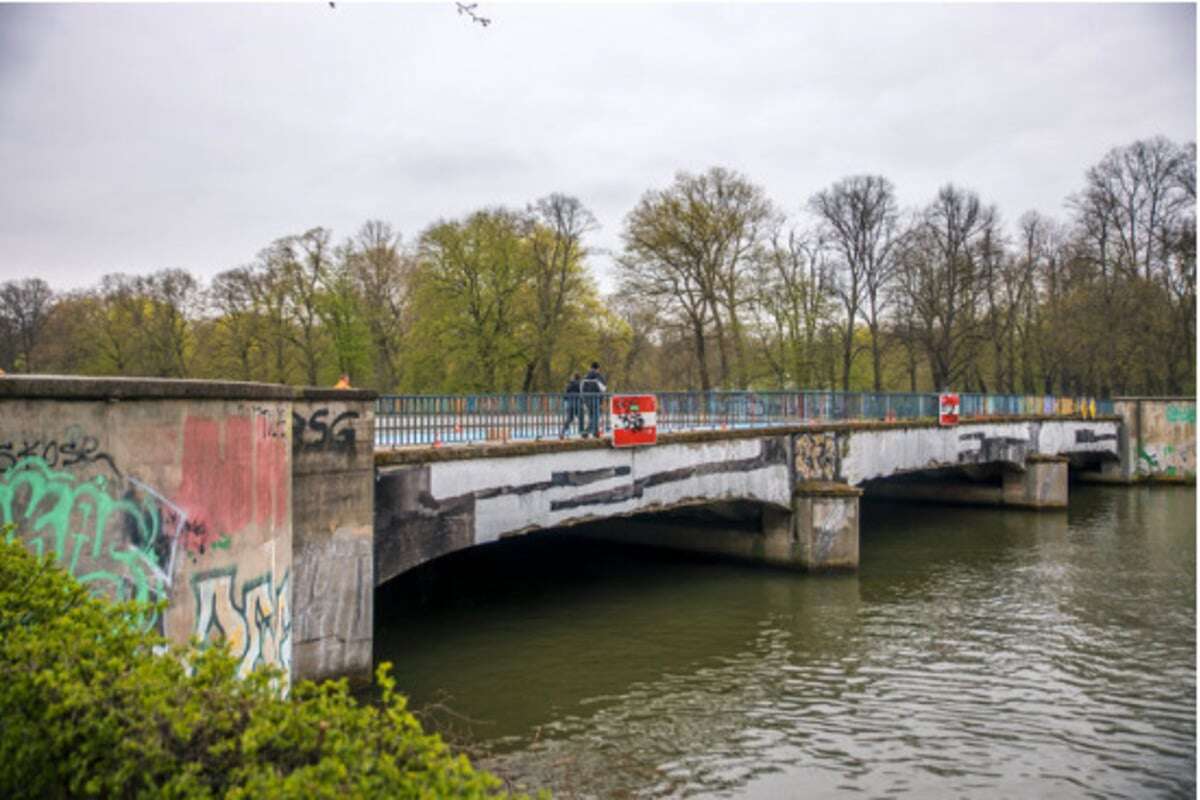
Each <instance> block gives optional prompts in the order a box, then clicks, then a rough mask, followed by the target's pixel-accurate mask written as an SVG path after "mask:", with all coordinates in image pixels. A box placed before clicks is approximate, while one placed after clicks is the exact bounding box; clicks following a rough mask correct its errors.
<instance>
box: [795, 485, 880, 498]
mask: <svg viewBox="0 0 1200 800" xmlns="http://www.w3.org/2000/svg"><path fill="white" fill-rule="evenodd" d="M862 493H863V490H862V489H860V488H858V487H857V486H851V485H850V484H848V483H838V482H836V481H800V482H798V483H797V484H796V488H795V489H793V490H792V497H860V496H862Z"/></svg>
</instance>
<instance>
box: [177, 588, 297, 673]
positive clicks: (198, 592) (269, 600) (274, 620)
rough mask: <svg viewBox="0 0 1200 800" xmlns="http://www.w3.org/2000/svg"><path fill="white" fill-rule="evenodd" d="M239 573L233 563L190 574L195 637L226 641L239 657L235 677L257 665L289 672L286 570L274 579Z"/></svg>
mask: <svg viewBox="0 0 1200 800" xmlns="http://www.w3.org/2000/svg"><path fill="white" fill-rule="evenodd" d="M237 571H238V570H237V567H236V566H233V567H226V568H223V569H216V570H210V571H207V572H202V573H199V574H197V575H194V576H192V591H193V593H194V595H195V598H196V627H195V635H196V636H197V637H199V638H200V639H201V641H203V642H213V641H219V640H222V639H223V640H224V641H225V642H227V643H228V645H229V648H230V650H231V652H232V653H233V654H234V656H236V657H237V658H238V659H239V662H240V664H239V667H238V674H239V675H242V676H245V675H247V674H249V673H250V671H251V670H252V669H254V668H255V667H257V666H259V665H261V664H274V665H275V666H278V667H280V668H282V669H283V670H284V671H285V672H287V671H288V670H289V669H290V665H291V660H292V642H291V634H292V611H291V606H290V602H289V597H290V596H289V592H288V582H289V577H290V576H289V573H288V572H286V571H285V572H284V574H283V578H282V579H281V580H279V581H278V582H276V580H275V576H274V575H273V573H271V572H270V571H267V572H265V573H263V574H261V575H257V576H255V577H253V578H250V579H248V580H244V581H239V580H238V574H237Z"/></svg>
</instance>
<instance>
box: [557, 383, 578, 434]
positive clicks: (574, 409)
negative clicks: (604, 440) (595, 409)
mask: <svg viewBox="0 0 1200 800" xmlns="http://www.w3.org/2000/svg"><path fill="white" fill-rule="evenodd" d="M582 385H583V380H582V379H581V378H580V377H579V373H578V372H576V373H575V374H574V375H572V376H571V380H569V381H567V390H566V391H565V392H563V394H564V395H565V397H564V398H563V399H564V400H565V401H566V409H567V420H566V422H564V423H563V426H562V430H561V431H559V432H558V438H560V439H561V438H563V437H564V436H566V435H567V431H569V430H570V429H571V423H572V422H574V423H575V427H576V428H578V429H579V433H583V404H582V403H581V402H580V400H579V392H580V391H581V388H580V387H582Z"/></svg>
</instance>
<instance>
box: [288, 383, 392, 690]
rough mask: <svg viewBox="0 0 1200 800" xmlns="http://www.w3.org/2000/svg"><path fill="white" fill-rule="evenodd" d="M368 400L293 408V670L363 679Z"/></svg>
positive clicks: (368, 563) (370, 583) (370, 542)
mask: <svg viewBox="0 0 1200 800" xmlns="http://www.w3.org/2000/svg"><path fill="white" fill-rule="evenodd" d="M374 431H375V427H374V402H373V401H372V399H371V397H370V395H369V394H366V393H358V392H355V393H347V392H334V393H330V392H328V391H324V392H312V391H310V392H309V393H308V394H307V396H306V399H304V400H296V401H294V402H293V404H292V461H293V469H292V498H293V500H292V509H293V511H292V515H293V529H292V537H293V543H294V555H293V561H294V570H295V581H294V583H293V586H294V588H293V619H294V622H293V636H292V638H293V645H292V658H293V674H294V676H295V677H296V678H297V679H308V680H320V679H324V678H338V677H346V678H349V679H350V680H351V681H352V682H355V683H363V682H368V681H370V679H371V673H372V665H373V636H374V632H373V624H374V616H373V603H374V594H375V592H374V589H375V581H374V569H373V561H374V518H375V463H374V457H373V456H374V445H373V443H374Z"/></svg>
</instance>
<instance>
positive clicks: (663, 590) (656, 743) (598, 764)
mask: <svg viewBox="0 0 1200 800" xmlns="http://www.w3.org/2000/svg"><path fill="white" fill-rule="evenodd" d="M1195 508H1196V495H1195V491H1194V490H1192V489H1186V488H1177V487H1170V488H1144V487H1139V488H1123V487H1120V488H1118V487H1090V486H1072V487H1071V503H1070V509H1069V511H1068V512H1067V513H1061V512H1058V513H1052V512H1041V513H1039V512H1028V511H1003V510H998V509H997V510H993V509H968V508H951V507H938V506H929V505H920V506H918V505H903V504H884V503H876V502H864V503H863V520H862V526H861V544H862V563H861V568H860V570H859V572H858V573H857V574H856V575H845V576H808V575H803V574H794V573H790V572H786V571H779V570H767V569H758V568H754V567H746V566H739V565H734V564H729V563H722V562H715V561H706V560H702V559H697V558H690V557H686V556H684V557H681V556H678V555H670V554H664V553H662V552H659V551H653V550H642V549H636V548H622V547H618V546H615V545H605V544H595V543H590V542H585V541H581V540H579V539H576V538H573V537H571V536H566V535H563V534H561V533H555V534H546V535H540V536H533V537H525V538H524V539H521V540H517V541H513V542H507V543H504V544H502V545H498V546H494V547H487V548H479V549H478V550H476V551H474V552H467V553H461V554H458V555H456V556H452V557H450V558H447V559H443V560H441V561H440V562H437V563H435V564H434V565H431V566H430V567H427V568H423V569H422V570H419V571H416V572H415V573H414V574H412V575H410V576H409V577H407V578H403V579H401V580H399V581H396V582H393V585H391V586H389V587H385V588H384V589H383V590H381V591H380V592H379V595H378V597H377V605H376V620H377V621H376V627H377V632H376V642H377V643H376V659H377V660H390V661H393V662H394V663H395V665H396V675H397V677H398V680H399V684H400V686H401V687H402V688H403V689H404V690H405V691H406V692H408V694H409V695H410V697H411V703H412V705H413V707H414V708H416V709H423V718H424V719H425V720H426V722H427V724H429V725H430V726H431V727H433V728H435V729H436V730H439V731H441V732H442V733H443V734H444V735H445V736H446V737H447V738H448V739H450V740H451V741H453V742H454V743H455V744H456V745H457V746H459V747H461V748H465V749H466V750H467V751H468V752H469V753H470V754H471V755H472V756H473V758H474V760H475V761H476V763H478V764H479V765H481V766H483V767H485V768H487V769H490V770H492V771H494V772H496V773H497V774H500V775H501V776H503V777H504V778H505V779H506V780H507V781H509V783H510V786H512V787H514V788H519V789H526V790H528V789H535V788H538V787H546V788H549V789H551V790H552V791H553V792H554V793H555V794H556V795H558V796H565V797H675V796H679V797H752V798H775V797H781V798H786V797H839V796H851V795H859V796H865V797H896V796H904V795H907V796H911V797H1023V798H1030V797H1113V798H1129V797H1174V796H1194V795H1195V792H1196V778H1195V775H1196V558H1195V554H1196V540H1195V532H1196V515H1195ZM613 524H619V523H616V522H614V523H613Z"/></svg>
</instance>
